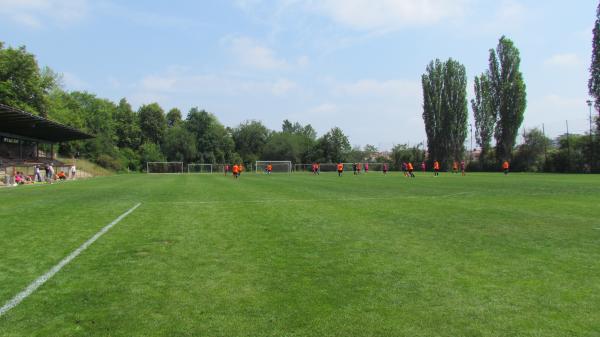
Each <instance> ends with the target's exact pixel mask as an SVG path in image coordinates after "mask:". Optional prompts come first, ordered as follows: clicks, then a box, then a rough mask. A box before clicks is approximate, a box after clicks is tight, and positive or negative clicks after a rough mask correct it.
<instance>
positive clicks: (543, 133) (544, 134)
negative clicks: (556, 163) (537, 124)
mask: <svg viewBox="0 0 600 337" xmlns="http://www.w3.org/2000/svg"><path fill="white" fill-rule="evenodd" d="M542 135H543V136H544V169H545V168H546V163H547V162H548V151H547V149H546V146H547V144H546V143H547V142H546V128H545V127H544V123H542ZM544 171H545V170H544Z"/></svg>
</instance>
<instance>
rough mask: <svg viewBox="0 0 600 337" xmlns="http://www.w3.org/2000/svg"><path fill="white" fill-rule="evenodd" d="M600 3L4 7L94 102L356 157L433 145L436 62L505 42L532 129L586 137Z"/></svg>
mask: <svg viewBox="0 0 600 337" xmlns="http://www.w3.org/2000/svg"><path fill="white" fill-rule="evenodd" d="M597 4H598V3H597V1H592V0H577V1H564V0H563V1H559V0H547V1H538V0H535V1H534V0H500V1H489V0H320V1H317V0H305V1H300V0H280V1H275V0H273V1H266V0H232V1H217V0H213V1H207V0H205V1H120V2H117V1H103V0H98V1H91V0H72V1H68V0H22V1H11V0H0V41H4V42H6V43H7V44H9V45H12V46H19V45H26V46H27V48H28V49H29V50H30V51H31V52H33V53H34V54H36V55H37V57H38V60H39V62H40V64H41V65H47V66H50V67H51V68H53V69H54V70H55V71H57V72H59V73H62V74H63V83H64V87H65V88H66V89H68V90H88V91H90V92H93V93H96V94H97V95H98V96H100V97H105V98H109V99H111V100H114V101H118V99H120V98H121V97H126V98H127V99H128V100H129V101H130V102H131V103H132V104H133V106H134V107H138V106H139V105H141V104H144V103H150V102H154V101H156V102H158V103H160V104H161V105H162V106H163V108H165V110H168V109H170V108H172V107H178V108H180V109H181V110H182V111H184V112H186V111H188V110H189V109H190V108H191V107H193V106H197V107H199V108H201V109H206V110H208V111H210V112H213V113H214V114H216V115H217V117H218V118H219V119H220V120H221V122H222V123H223V124H225V125H228V126H235V125H237V124H238V123H240V122H241V121H244V120H247V119H256V120H261V121H263V122H264V123H265V124H266V125H267V126H268V127H270V128H273V129H279V128H280V125H281V121H282V120H284V119H286V118H287V119H290V120H292V121H300V122H301V123H311V124H312V125H313V126H314V127H315V128H316V129H317V131H318V132H319V134H323V133H324V132H326V131H327V130H328V129H330V128H331V127H333V126H339V127H341V128H342V129H343V130H344V131H345V132H346V134H347V135H348V136H349V138H350V141H351V143H352V144H356V145H365V144H374V145H376V146H378V147H380V148H381V149H389V148H390V147H391V146H392V145H393V144H398V143H407V142H410V143H411V144H414V143H417V142H420V141H422V140H423V139H425V132H424V128H423V122H422V119H421V113H422V108H421V104H422V97H421V86H420V76H421V74H422V73H423V71H424V69H425V67H426V65H427V63H428V62H429V61H430V60H432V59H435V58H440V59H446V58H448V57H452V58H454V59H457V60H459V61H460V62H462V63H463V64H464V65H465V66H466V68H467V73H468V76H469V88H468V92H469V96H470V97H471V96H472V95H473V94H472V91H473V90H472V82H473V77H474V76H475V75H477V74H479V73H481V72H483V71H484V70H485V69H486V67H487V58H488V50H489V49H490V48H492V47H495V46H496V44H497V41H498V39H499V38H500V36H502V35H506V36H508V37H509V38H511V39H513V41H514V42H515V43H516V45H517V47H518V48H519V49H520V51H521V57H522V72H523V74H524V77H525V81H526V84H527V89H528V90H527V91H528V108H527V111H526V113H525V123H524V126H525V127H527V128H530V127H536V126H539V127H541V125H542V123H545V127H546V131H547V133H548V134H549V135H551V136H555V135H558V134H560V133H564V131H565V120H567V119H568V120H569V124H570V125H569V126H570V129H571V131H572V132H584V131H585V130H586V129H587V125H588V124H587V120H588V119H587V116H588V114H587V106H586V104H585V100H586V99H587V98H588V95H587V78H588V76H589V75H588V68H589V60H590V54H591V36H592V33H591V31H592V28H593V23H594V19H595V8H596V6H597Z"/></svg>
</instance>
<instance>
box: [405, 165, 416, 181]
mask: <svg viewBox="0 0 600 337" xmlns="http://www.w3.org/2000/svg"><path fill="white" fill-rule="evenodd" d="M406 168H407V169H408V174H409V175H410V177H411V178H414V177H415V174H414V173H413V170H414V169H415V168H414V167H413V164H412V163H411V162H408V163H407V164H406Z"/></svg>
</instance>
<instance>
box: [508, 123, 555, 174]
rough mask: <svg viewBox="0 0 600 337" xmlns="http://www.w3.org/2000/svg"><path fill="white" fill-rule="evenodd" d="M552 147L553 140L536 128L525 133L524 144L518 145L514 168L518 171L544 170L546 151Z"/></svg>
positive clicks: (513, 163)
mask: <svg viewBox="0 0 600 337" xmlns="http://www.w3.org/2000/svg"><path fill="white" fill-rule="evenodd" d="M551 147H552V142H551V141H550V139H549V138H547V137H546V136H545V135H544V133H543V132H542V131H541V130H540V129H538V128H534V129H531V130H527V131H526V132H525V134H524V141H523V144H521V145H520V146H518V147H517V150H516V152H515V156H514V159H513V162H512V169H513V170H516V171H528V172H539V171H543V170H544V166H545V157H544V153H545V151H547V149H549V148H551Z"/></svg>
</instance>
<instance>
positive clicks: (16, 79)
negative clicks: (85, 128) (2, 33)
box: [0, 42, 57, 116]
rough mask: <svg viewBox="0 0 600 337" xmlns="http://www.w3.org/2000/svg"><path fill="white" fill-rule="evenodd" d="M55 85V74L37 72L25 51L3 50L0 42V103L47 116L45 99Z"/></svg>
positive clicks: (31, 57) (46, 100)
mask: <svg viewBox="0 0 600 337" xmlns="http://www.w3.org/2000/svg"><path fill="white" fill-rule="evenodd" d="M56 82H57V76H56V74H54V72H52V70H50V69H49V68H44V69H42V70H40V68H39V67H38V64H37V61H36V59H35V56H34V55H33V54H30V53H29V52H27V49H25V47H19V48H11V47H9V48H4V44H3V43H2V42H0V103H2V104H6V105H10V106H13V107H16V108H19V109H22V110H25V111H28V112H31V113H34V114H38V115H41V116H47V114H48V95H49V93H50V91H51V90H52V89H53V88H55V87H56Z"/></svg>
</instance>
